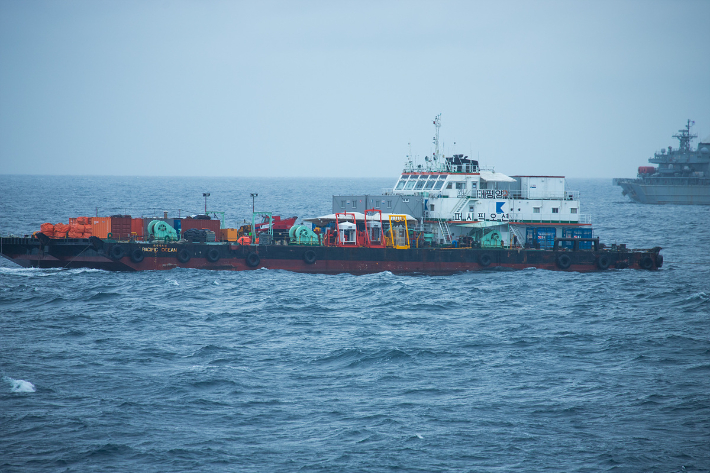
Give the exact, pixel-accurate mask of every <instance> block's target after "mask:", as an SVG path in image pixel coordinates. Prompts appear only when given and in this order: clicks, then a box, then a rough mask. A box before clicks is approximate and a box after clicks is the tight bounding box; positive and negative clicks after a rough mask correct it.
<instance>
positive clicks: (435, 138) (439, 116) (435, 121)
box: [434, 114, 441, 169]
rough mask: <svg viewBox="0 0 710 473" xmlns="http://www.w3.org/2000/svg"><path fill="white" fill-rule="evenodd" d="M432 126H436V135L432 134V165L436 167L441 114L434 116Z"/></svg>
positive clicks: (437, 163)
mask: <svg viewBox="0 0 710 473" xmlns="http://www.w3.org/2000/svg"><path fill="white" fill-rule="evenodd" d="M434 126H435V127H436V135H435V136H434V166H435V167H436V168H437V169H438V166H439V128H440V127H441V114H438V115H437V116H436V118H434Z"/></svg>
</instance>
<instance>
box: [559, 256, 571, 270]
mask: <svg viewBox="0 0 710 473" xmlns="http://www.w3.org/2000/svg"><path fill="white" fill-rule="evenodd" d="M556 263H557V267H558V268H560V269H569V267H570V266H572V258H570V256H569V255H568V254H566V253H562V254H561V255H559V256H558V257H557V260H556Z"/></svg>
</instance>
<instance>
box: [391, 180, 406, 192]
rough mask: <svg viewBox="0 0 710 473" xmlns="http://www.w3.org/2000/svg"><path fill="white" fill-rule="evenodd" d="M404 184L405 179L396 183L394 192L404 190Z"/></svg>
mask: <svg viewBox="0 0 710 473" xmlns="http://www.w3.org/2000/svg"><path fill="white" fill-rule="evenodd" d="M406 183H407V180H406V179H404V178H402V179H400V180H399V182H398V183H397V187H395V188H394V190H396V191H399V190H402V189H404V185H405V184H406Z"/></svg>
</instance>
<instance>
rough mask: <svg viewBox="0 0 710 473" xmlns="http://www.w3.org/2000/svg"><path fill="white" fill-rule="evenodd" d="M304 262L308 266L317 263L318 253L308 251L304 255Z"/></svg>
mask: <svg viewBox="0 0 710 473" xmlns="http://www.w3.org/2000/svg"><path fill="white" fill-rule="evenodd" d="M303 262H304V263H306V264H313V263H315V262H316V252H315V251H313V250H308V251H306V252H305V253H303Z"/></svg>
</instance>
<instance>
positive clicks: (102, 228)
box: [89, 217, 111, 238]
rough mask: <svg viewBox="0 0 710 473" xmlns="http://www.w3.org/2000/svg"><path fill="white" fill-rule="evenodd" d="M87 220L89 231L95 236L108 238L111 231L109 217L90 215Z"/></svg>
mask: <svg viewBox="0 0 710 473" xmlns="http://www.w3.org/2000/svg"><path fill="white" fill-rule="evenodd" d="M89 220H90V221H89V224H90V225H91V233H92V234H93V235H94V236H95V237H99V238H108V234H109V233H111V217H91V219H89Z"/></svg>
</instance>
